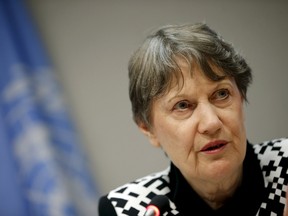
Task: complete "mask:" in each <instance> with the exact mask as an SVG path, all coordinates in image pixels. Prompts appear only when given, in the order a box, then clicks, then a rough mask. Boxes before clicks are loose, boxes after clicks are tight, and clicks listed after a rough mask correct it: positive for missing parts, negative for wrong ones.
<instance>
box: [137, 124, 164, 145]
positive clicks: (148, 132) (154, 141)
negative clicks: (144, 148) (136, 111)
mask: <svg viewBox="0 0 288 216" xmlns="http://www.w3.org/2000/svg"><path fill="white" fill-rule="evenodd" d="M138 128H139V130H140V131H141V132H142V133H143V134H144V135H145V136H147V137H148V139H149V141H150V143H151V144H152V145H153V146H155V147H160V146H161V145H160V143H159V141H158V139H157V137H156V136H155V134H154V133H153V131H152V129H151V128H149V127H148V126H146V124H144V123H143V122H140V123H138Z"/></svg>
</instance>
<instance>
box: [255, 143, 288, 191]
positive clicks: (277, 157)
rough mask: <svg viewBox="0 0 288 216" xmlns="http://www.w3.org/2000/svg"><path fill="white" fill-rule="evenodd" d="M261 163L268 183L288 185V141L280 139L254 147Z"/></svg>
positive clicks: (266, 183)
mask: <svg viewBox="0 0 288 216" xmlns="http://www.w3.org/2000/svg"><path fill="white" fill-rule="evenodd" d="M252 146H253V148H254V152H255V154H256V155H257V158H258V160H259V162H260V166H261V170H262V173H263V177H264V180H265V185H266V186H267V185H268V182H270V183H273V184H274V183H275V181H278V183H281V185H285V187H286V185H287V183H288V182H287V179H288V139H287V138H279V139H273V140H270V141H265V142H262V143H259V144H254V145H252Z"/></svg>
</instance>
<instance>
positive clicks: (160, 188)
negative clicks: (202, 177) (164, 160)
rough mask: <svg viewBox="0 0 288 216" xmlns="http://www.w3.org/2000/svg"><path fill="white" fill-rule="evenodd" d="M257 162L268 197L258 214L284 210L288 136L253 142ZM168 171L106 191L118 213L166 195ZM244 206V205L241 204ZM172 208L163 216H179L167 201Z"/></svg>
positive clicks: (138, 210) (137, 211)
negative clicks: (287, 137) (286, 137)
mask: <svg viewBox="0 0 288 216" xmlns="http://www.w3.org/2000/svg"><path fill="white" fill-rule="evenodd" d="M253 148H254V152H255V154H256V155H257V158H258V160H259V162H260V166H261V169H262V174H263V177H264V182H265V190H266V191H267V192H268V196H267V197H264V198H263V201H262V204H261V206H260V208H259V210H258V213H257V216H266V215H267V216H272V215H279V213H280V212H282V211H283V209H284V206H285V203H286V199H285V194H286V191H287V185H288V139H284V138H282V139H275V140H272V141H267V142H263V143H260V144H255V145H253ZM169 171H170V168H167V169H166V170H164V171H162V172H159V173H155V174H152V175H149V176H146V177H144V178H140V179H137V180H136V181H134V182H131V183H128V184H125V185H123V186H121V187H119V188H116V189H115V190H113V191H111V192H110V193H109V194H108V199H109V200H110V201H111V203H112V205H113V206H114V208H115V210H116V213H117V215H119V216H127V215H130V216H131V215H138V216H142V215H144V214H145V211H146V206H147V205H148V204H149V203H150V201H151V199H152V198H153V197H154V196H155V195H167V194H168V193H169V192H170V188H169ZM243 207H244V208H245V206H243ZM170 208H171V211H170V212H169V213H168V212H166V213H165V214H164V215H165V216H173V215H179V212H178V211H177V209H176V206H175V204H174V203H173V202H172V201H171V200H170Z"/></svg>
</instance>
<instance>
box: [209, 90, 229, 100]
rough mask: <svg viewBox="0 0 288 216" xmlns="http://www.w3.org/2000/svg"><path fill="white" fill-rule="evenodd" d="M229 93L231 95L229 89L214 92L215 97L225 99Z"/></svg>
mask: <svg viewBox="0 0 288 216" xmlns="http://www.w3.org/2000/svg"><path fill="white" fill-rule="evenodd" d="M229 95H230V92H229V90H228V89H220V90H218V91H216V92H215V93H214V94H213V99H215V100H224V99H226V98H228V97H229Z"/></svg>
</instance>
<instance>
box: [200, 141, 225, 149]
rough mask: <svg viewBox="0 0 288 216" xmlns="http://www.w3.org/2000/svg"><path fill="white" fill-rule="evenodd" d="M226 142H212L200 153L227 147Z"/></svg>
mask: <svg viewBox="0 0 288 216" xmlns="http://www.w3.org/2000/svg"><path fill="white" fill-rule="evenodd" d="M227 143H228V142H227V141H225V140H216V141H213V142H209V143H207V144H206V145H205V146H204V147H203V148H202V149H201V150H200V151H201V152H215V151H218V150H221V149H222V148H224V147H225V146H226V145H227Z"/></svg>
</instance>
